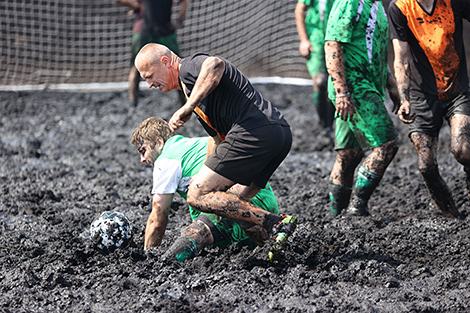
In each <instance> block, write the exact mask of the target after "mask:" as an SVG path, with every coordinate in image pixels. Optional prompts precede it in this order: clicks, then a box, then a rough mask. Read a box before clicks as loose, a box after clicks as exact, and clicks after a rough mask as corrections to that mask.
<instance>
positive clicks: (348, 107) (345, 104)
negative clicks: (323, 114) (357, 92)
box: [336, 95, 356, 121]
mask: <svg viewBox="0 0 470 313" xmlns="http://www.w3.org/2000/svg"><path fill="white" fill-rule="evenodd" d="M354 113H356V108H355V107H354V102H353V100H352V98H351V96H350V95H348V96H346V97H336V116H337V117H339V118H341V119H342V120H343V121H348V120H351V119H352V117H353V115H354Z"/></svg>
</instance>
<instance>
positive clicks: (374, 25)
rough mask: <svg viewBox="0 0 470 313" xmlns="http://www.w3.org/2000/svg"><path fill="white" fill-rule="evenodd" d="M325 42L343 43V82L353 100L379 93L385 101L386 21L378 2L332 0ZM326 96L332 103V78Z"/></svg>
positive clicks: (367, 0) (382, 8)
mask: <svg viewBox="0 0 470 313" xmlns="http://www.w3.org/2000/svg"><path fill="white" fill-rule="evenodd" d="M328 20H329V23H328V25H327V29H326V37H325V41H337V42H340V43H341V44H342V48H343V55H344V64H345V69H344V70H345V75H346V81H347V83H348V86H349V90H350V92H351V93H352V94H353V97H354V98H361V97H362V96H363V95H364V93H366V92H369V91H372V92H376V93H378V94H379V95H380V96H381V97H382V98H383V99H384V100H385V84H386V79H387V53H388V38H389V37H388V21H387V15H386V13H385V10H384V7H383V5H382V2H381V1H372V0H335V2H334V4H333V7H332V9H331V12H330V15H329V18H328ZM328 94H329V96H330V98H331V100H332V101H333V103H335V90H334V86H333V82H332V80H331V77H330V78H329V81H328Z"/></svg>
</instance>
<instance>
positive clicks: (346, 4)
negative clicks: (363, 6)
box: [325, 0, 358, 43]
mask: <svg viewBox="0 0 470 313" xmlns="http://www.w3.org/2000/svg"><path fill="white" fill-rule="evenodd" d="M357 7H358V3H357V0H336V1H335V2H334V3H333V7H332V8H331V12H330V16H329V17H328V25H327V28H326V36H325V41H338V42H343V43H349V42H351V37H352V33H353V30H354V24H355V21H356V18H357V14H358V13H357Z"/></svg>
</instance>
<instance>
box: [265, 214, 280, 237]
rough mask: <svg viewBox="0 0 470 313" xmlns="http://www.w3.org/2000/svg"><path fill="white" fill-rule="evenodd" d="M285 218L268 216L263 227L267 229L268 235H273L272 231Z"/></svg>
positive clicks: (274, 215) (273, 215)
mask: <svg viewBox="0 0 470 313" xmlns="http://www.w3.org/2000/svg"><path fill="white" fill-rule="evenodd" d="M283 219H284V218H283V217H282V216H280V215H276V214H267V215H266V217H265V218H264V221H263V227H264V229H266V231H267V232H268V234H271V231H272V229H273V227H274V225H276V224H277V223H279V222H280V221H282V220H283Z"/></svg>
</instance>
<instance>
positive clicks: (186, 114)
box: [168, 105, 193, 131]
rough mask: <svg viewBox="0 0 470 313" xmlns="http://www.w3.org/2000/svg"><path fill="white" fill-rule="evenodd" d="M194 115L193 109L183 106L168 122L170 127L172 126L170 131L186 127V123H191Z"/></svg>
mask: <svg viewBox="0 0 470 313" xmlns="http://www.w3.org/2000/svg"><path fill="white" fill-rule="evenodd" d="M192 113H193V110H192V109H191V107H188V106H186V105H184V106H182V107H181V108H180V109H179V110H178V111H176V112H175V113H173V116H172V117H171V119H170V121H169V122H168V126H170V129H171V130H172V131H176V130H178V129H180V128H181V127H184V123H186V122H187V121H189V119H190V118H191V114H192Z"/></svg>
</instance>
